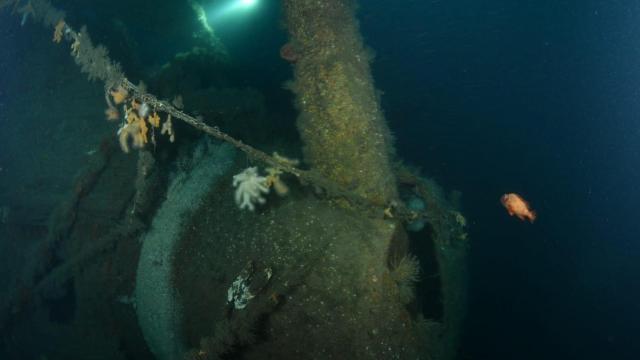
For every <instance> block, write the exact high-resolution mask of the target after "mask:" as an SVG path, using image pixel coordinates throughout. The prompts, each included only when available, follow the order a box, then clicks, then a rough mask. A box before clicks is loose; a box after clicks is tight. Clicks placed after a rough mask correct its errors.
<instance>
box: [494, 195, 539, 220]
mask: <svg viewBox="0 0 640 360" xmlns="http://www.w3.org/2000/svg"><path fill="white" fill-rule="evenodd" d="M500 202H501V203H502V205H503V206H504V207H505V209H507V212H508V213H509V215H511V216H514V215H515V216H517V217H518V219H520V220H529V222H531V223H533V222H534V221H535V220H536V216H537V215H536V212H535V211H533V210H532V209H531V206H529V203H528V202H526V201H525V200H524V199H523V198H522V197H521V196H520V195H518V194H514V193H509V194H504V195H502V197H501V198H500Z"/></svg>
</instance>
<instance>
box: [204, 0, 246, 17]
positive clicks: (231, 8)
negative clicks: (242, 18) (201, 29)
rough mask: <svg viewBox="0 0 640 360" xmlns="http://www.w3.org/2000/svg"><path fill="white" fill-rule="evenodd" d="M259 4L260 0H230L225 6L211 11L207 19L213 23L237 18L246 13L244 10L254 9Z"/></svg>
mask: <svg viewBox="0 0 640 360" xmlns="http://www.w3.org/2000/svg"><path fill="white" fill-rule="evenodd" d="M257 4H258V0H229V1H227V2H224V3H223V5H219V6H216V7H214V8H211V9H209V11H208V12H207V15H208V16H207V17H208V18H209V19H210V20H211V21H212V22H217V21H221V20H223V19H224V18H229V17H231V16H237V15H240V14H241V13H244V10H248V9H250V8H254V7H255V6H256V5H257Z"/></svg>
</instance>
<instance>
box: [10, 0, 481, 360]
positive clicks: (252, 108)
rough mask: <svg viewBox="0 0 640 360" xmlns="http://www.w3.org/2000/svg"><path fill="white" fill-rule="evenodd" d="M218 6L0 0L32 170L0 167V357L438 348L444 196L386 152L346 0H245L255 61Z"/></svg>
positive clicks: (458, 245) (455, 260)
mask: <svg viewBox="0 0 640 360" xmlns="http://www.w3.org/2000/svg"><path fill="white" fill-rule="evenodd" d="M226 3H230V4H231V3H233V2H231V1H229V2H224V1H222V0H220V1H214V2H202V3H201V2H198V1H196V0H190V1H187V2H184V3H183V2H166V3H162V6H159V5H158V4H155V3H153V4H152V3H144V2H139V4H137V3H136V4H131V3H130V2H123V1H117V0H116V1H114V2H109V3H100V4H98V3H96V4H77V5H76V7H74V8H71V7H69V8H66V9H64V6H70V5H69V4H68V2H62V1H61V2H53V3H50V2H49V1H47V0H29V1H27V0H0V16H1V17H0V19H1V21H2V22H7V23H8V22H11V24H13V25H12V29H13V31H15V32H16V34H15V38H14V39H15V43H12V45H11V44H10V46H14V47H15V49H14V51H15V52H16V53H17V54H18V58H19V59H20V61H19V62H18V63H17V65H16V67H15V70H14V72H15V73H17V74H18V75H16V76H15V77H9V78H7V80H6V81H7V85H8V87H7V88H8V89H22V88H24V85H23V84H24V83H29V84H30V86H29V87H28V89H25V90H24V92H23V95H24V97H20V98H18V97H14V98H11V99H10V100H9V101H7V104H6V107H5V109H6V112H7V114H8V115H7V116H8V118H16V119H18V118H19V119H22V120H21V124H20V126H17V127H16V128H15V129H12V130H11V131H12V132H10V133H7V134H2V135H0V136H2V137H3V139H2V140H3V141H4V139H5V137H6V139H7V140H6V141H5V142H4V144H6V146H7V149H8V150H11V151H12V152H15V153H17V152H20V153H22V154H23V157H21V158H20V164H18V160H15V163H16V165H15V166H14V168H15V169H20V166H23V168H24V169H26V168H27V167H30V168H34V167H37V168H38V169H40V172H39V173H38V174H33V173H28V172H26V170H25V172H23V173H19V171H16V175H18V173H19V175H20V176H21V178H22V179H23V181H22V183H21V184H19V185H16V183H15V181H16V180H15V179H13V178H10V177H11V176H12V175H11V174H9V175H7V176H6V177H4V178H3V179H1V180H0V181H1V182H7V183H4V184H3V185H6V188H9V186H8V185H9V184H8V182H9V181H13V182H14V183H13V184H12V187H11V189H13V191H12V192H7V193H6V194H5V193H3V194H0V195H2V196H1V197H0V199H1V200H2V201H3V203H0V215H1V216H0V220H1V221H2V224H1V226H2V227H1V230H0V231H1V232H2V233H3V236H5V237H7V238H11V239H12V242H13V243H18V244H21V245H20V246H21V248H17V249H14V250H11V251H7V252H5V254H8V255H5V256H6V257H7V258H0V261H1V262H2V263H3V264H7V265H3V266H6V267H7V269H8V270H7V271H10V272H11V273H12V274H13V278H14V279H15V281H13V282H11V283H10V284H7V285H6V286H3V288H1V289H0V291H2V296H1V297H0V299H1V301H0V335H1V338H2V343H0V357H2V358H7V359H18V358H20V359H41V358H46V359H85V358H100V359H154V358H155V359H332V358H333V359H416V358H420V359H454V358H455V357H456V351H457V346H458V343H459V338H460V330H461V324H462V321H463V319H464V316H465V312H466V295H465V294H466V276H467V273H466V263H465V257H466V252H467V250H468V243H469V239H468V238H467V235H466V232H465V225H466V221H465V218H464V217H463V215H462V214H461V212H460V194H459V193H456V192H452V193H451V194H447V193H446V192H445V191H444V190H443V189H442V188H441V187H440V186H438V185H437V184H436V183H435V182H434V181H433V180H431V179H429V178H427V177H425V175H424V174H421V173H420V172H419V171H418V170H416V169H414V168H412V167H411V166H408V165H405V164H404V163H403V162H402V159H401V158H400V157H399V156H398V155H397V154H396V152H395V151H394V149H393V139H392V136H391V132H390V130H389V125H388V124H387V122H386V120H385V116H384V113H383V109H382V107H381V104H380V98H379V93H378V90H377V89H376V87H375V84H374V78H373V76H372V72H371V63H372V61H373V55H372V54H373V52H372V50H370V49H368V48H367V47H366V44H365V43H364V41H363V38H362V36H361V34H360V30H359V26H358V21H357V18H356V17H357V11H356V10H357V9H356V7H355V4H354V3H353V2H352V1H345V0H325V1H321V2H319V1H316V0H282V1H281V2H280V3H275V4H271V5H268V4H266V2H265V4H261V5H260V6H262V7H264V8H267V7H269V6H272V7H273V8H272V9H262V10H263V11H265V12H267V14H270V15H268V16H266V15H265V16H266V17H267V18H269V17H270V19H271V20H272V21H271V22H268V21H266V22H264V23H263V24H262V26H263V28H264V29H266V30H264V31H266V32H268V33H269V36H270V37H269V39H271V40H269V41H266V40H265V41H264V42H258V43H257V44H254V46H256V49H257V50H256V51H263V52H264V53H269V52H270V53H271V54H273V58H269V60H264V62H265V63H264V64H263V63H261V62H260V60H259V59H258V58H260V56H258V55H256V56H255V57H253V58H252V59H251V60H250V61H248V60H244V61H243V60H241V59H242V58H243V56H244V57H245V58H246V57H248V56H247V55H246V54H243V53H242V51H243V50H242V49H239V48H238V47H237V46H236V44H234V43H233V41H231V40H228V39H229V36H230V35H229V34H226V36H227V38H226V39H227V40H226V41H223V40H225V36H224V35H225V33H224V31H223V29H219V28H217V27H216V24H224V21H232V20H229V19H225V18H224V17H225V16H232V14H233V12H234V11H237V12H242V11H248V10H247V9H244V8H237V9H236V8H233V6H237V7H239V6H240V5H233V6H231V5H229V6H228V8H223V7H224V6H226V5H225V4H226ZM240 3H243V4H245V3H246V4H248V3H250V2H238V4H240ZM56 6H59V7H56ZM216 6H217V7H216ZM256 6H257V5H256ZM209 7H211V8H209ZM212 9H215V11H214V10H212ZM63 10H64V11H63ZM211 18H214V19H216V20H215V21H211ZM236 25H237V24H236ZM220 26H222V25H220ZM0 36H2V37H5V36H6V35H5V34H0ZM253 36H258V35H255V34H254V35H253ZM141 39H146V40H147V41H148V42H141ZM254 43H255V42H254ZM185 44H188V47H185ZM178 45H179V46H178ZM273 69H277V70H273ZM87 78H88V80H89V81H87ZM21 84H22V85H21ZM25 99H28V101H27V100H25ZM24 139H29V140H24ZM33 145H36V146H33ZM12 166H13V165H12ZM12 251H13V252H12ZM11 254H17V255H15V256H13V257H12V258H8V257H9V256H10V255H11Z"/></svg>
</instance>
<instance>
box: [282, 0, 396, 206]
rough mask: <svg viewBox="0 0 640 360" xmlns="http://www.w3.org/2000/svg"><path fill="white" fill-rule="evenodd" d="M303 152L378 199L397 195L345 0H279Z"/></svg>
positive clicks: (324, 170)
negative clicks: (281, 1)
mask: <svg viewBox="0 0 640 360" xmlns="http://www.w3.org/2000/svg"><path fill="white" fill-rule="evenodd" d="M283 8H284V12H285V17H286V22H287V28H288V30H289V38H290V40H289V43H288V44H286V45H285V47H283V50H282V53H285V54H287V56H286V57H285V56H284V55H283V57H285V58H286V59H287V60H289V61H291V62H293V63H294V64H295V65H294V75H295V79H294V82H293V85H292V87H291V88H292V90H293V92H294V93H295V95H296V104H297V107H298V110H299V111H300V115H299V118H298V129H299V131H300V134H301V137H302V140H303V141H304V145H305V147H304V156H305V159H306V161H307V162H308V163H309V164H310V165H311V166H312V167H313V169H314V170H316V171H318V172H320V173H321V174H322V175H324V176H325V177H328V178H329V179H331V180H334V181H336V182H338V183H339V184H341V185H342V186H344V187H346V188H348V189H350V190H353V191H354V192H355V193H357V194H358V195H360V196H362V197H364V198H366V199H368V200H369V201H371V202H374V203H377V204H380V205H384V204H388V203H390V202H391V201H393V200H394V199H396V197H397V189H396V179H395V177H394V175H393V171H392V166H391V156H392V154H393V148H392V144H391V143H392V140H391V135H390V132H389V129H388V127H387V125H386V123H385V120H384V116H383V114H382V111H381V109H380V104H379V98H378V95H377V93H376V89H375V87H374V84H373V79H372V76H371V69H370V62H371V58H372V55H371V52H370V51H368V50H367V49H366V48H365V46H364V44H363V41H362V37H361V36H360V32H359V28H358V22H357V20H356V19H355V16H354V13H355V4H354V2H353V1H350V0H323V1H318V0H283Z"/></svg>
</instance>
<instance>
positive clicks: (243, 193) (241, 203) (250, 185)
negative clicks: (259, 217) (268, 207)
mask: <svg viewBox="0 0 640 360" xmlns="http://www.w3.org/2000/svg"><path fill="white" fill-rule="evenodd" d="M233 187H235V188H237V189H236V193H235V199H236V204H237V205H238V207H240V209H241V210H242V209H245V208H246V209H249V210H251V211H253V210H254V209H255V203H258V204H264V203H265V202H266V200H265V199H264V198H263V197H262V194H268V193H269V186H268V183H267V178H266V177H264V176H260V175H258V167H257V166H254V167H248V168H246V169H244V170H243V171H242V172H241V173H239V174H237V175H234V176H233Z"/></svg>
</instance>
